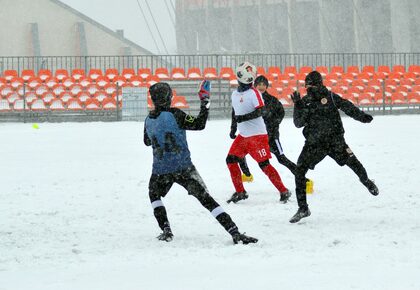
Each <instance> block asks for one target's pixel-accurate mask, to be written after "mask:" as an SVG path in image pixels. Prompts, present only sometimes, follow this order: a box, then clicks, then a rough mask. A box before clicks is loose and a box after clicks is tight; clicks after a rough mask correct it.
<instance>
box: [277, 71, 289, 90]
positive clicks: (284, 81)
mask: <svg viewBox="0 0 420 290" xmlns="http://www.w3.org/2000/svg"><path fill="white" fill-rule="evenodd" d="M277 81H278V82H279V83H280V84H282V85H283V86H284V87H287V86H288V85H289V82H290V79H289V76H288V75H283V74H281V75H278V77H277Z"/></svg>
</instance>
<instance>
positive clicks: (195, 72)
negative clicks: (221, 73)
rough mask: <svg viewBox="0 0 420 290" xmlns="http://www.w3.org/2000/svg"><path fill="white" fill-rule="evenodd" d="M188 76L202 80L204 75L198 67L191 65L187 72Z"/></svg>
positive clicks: (191, 78)
mask: <svg viewBox="0 0 420 290" xmlns="http://www.w3.org/2000/svg"><path fill="white" fill-rule="evenodd" d="M187 78H188V79H190V80H202V79H203V76H202V75H201V71H200V69H199V68H198V67H190V68H189V69H188V72H187Z"/></svg>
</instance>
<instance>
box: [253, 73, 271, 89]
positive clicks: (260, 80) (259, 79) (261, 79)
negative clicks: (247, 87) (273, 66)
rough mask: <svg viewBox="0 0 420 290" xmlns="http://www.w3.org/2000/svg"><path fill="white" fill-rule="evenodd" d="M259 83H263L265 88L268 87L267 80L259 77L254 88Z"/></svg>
mask: <svg viewBox="0 0 420 290" xmlns="http://www.w3.org/2000/svg"><path fill="white" fill-rule="evenodd" d="M259 83H263V84H264V85H265V86H266V87H268V79H267V78H266V77H265V76H263V75H260V76H258V77H257V78H256V79H255V81H254V87H256V86H257V85H258V84H259Z"/></svg>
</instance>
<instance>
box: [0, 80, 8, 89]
mask: <svg viewBox="0 0 420 290" xmlns="http://www.w3.org/2000/svg"><path fill="white" fill-rule="evenodd" d="M5 85H7V81H6V80H5V79H4V78H0V88H2V87H4V86H5Z"/></svg>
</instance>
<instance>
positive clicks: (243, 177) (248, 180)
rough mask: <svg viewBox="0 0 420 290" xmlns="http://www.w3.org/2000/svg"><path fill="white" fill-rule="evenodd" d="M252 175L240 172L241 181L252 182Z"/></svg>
mask: <svg viewBox="0 0 420 290" xmlns="http://www.w3.org/2000/svg"><path fill="white" fill-rule="evenodd" d="M253 181H254V176H252V174H251V175H250V176H247V175H245V173H242V182H253Z"/></svg>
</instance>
